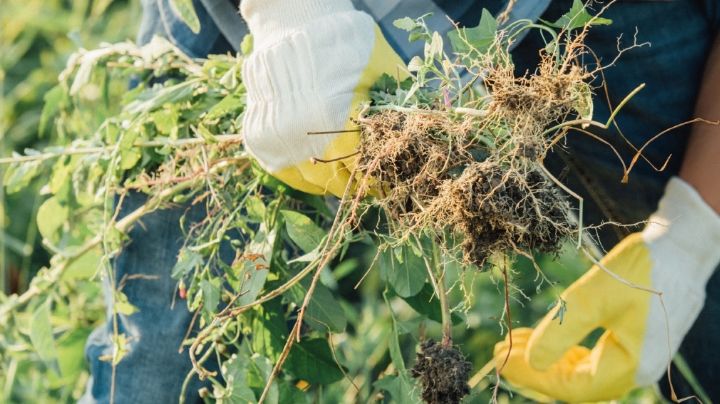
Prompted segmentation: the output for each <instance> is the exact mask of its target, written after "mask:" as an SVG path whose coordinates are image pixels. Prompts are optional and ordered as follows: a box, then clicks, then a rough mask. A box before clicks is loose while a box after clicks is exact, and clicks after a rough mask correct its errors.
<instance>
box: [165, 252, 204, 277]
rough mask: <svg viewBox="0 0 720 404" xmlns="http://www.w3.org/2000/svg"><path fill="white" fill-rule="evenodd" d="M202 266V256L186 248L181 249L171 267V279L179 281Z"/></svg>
mask: <svg viewBox="0 0 720 404" xmlns="http://www.w3.org/2000/svg"><path fill="white" fill-rule="evenodd" d="M202 264H203V257H202V255H200V254H198V253H196V252H195V251H192V250H189V249H187V248H183V249H182V250H180V253H178V260H177V263H176V264H175V266H174V267H173V270H172V277H173V279H180V278H182V277H184V276H185V275H187V274H189V273H190V272H191V271H193V270H195V269H196V268H197V267H199V266H200V265H202Z"/></svg>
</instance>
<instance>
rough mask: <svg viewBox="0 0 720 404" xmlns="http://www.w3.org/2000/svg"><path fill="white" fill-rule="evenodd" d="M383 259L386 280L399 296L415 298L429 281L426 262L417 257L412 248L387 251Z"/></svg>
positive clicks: (403, 247)
mask: <svg viewBox="0 0 720 404" xmlns="http://www.w3.org/2000/svg"><path fill="white" fill-rule="evenodd" d="M381 259H382V261H381V262H380V264H381V265H382V267H383V269H384V271H383V272H384V274H385V279H386V280H387V281H388V283H390V285H391V286H392V288H393V290H395V292H396V293H397V294H398V295H399V296H401V297H410V296H414V295H416V294H418V293H419V292H420V291H421V290H422V288H423V286H424V285H425V280H426V279H427V268H426V265H425V260H424V259H423V258H422V257H420V256H417V255H415V253H414V252H413V251H412V248H410V247H409V246H400V247H397V248H395V249H393V250H386V251H384V252H383V253H382V255H381Z"/></svg>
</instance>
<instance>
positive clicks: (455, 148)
mask: <svg viewBox="0 0 720 404" xmlns="http://www.w3.org/2000/svg"><path fill="white" fill-rule="evenodd" d="M470 129H471V127H470V126H469V125H468V124H467V123H466V122H462V121H461V122H452V121H451V120H449V119H448V118H447V117H446V116H444V115H437V114H431V113H427V114H423V113H418V114H403V113H400V112H397V111H386V112H383V113H380V114H377V115H373V116H372V117H370V118H368V119H366V120H365V121H364V122H363V136H362V141H361V145H360V163H359V164H360V167H361V172H364V173H365V174H366V175H367V176H371V177H373V178H374V179H376V180H379V181H380V183H381V184H385V186H384V188H383V189H382V190H381V192H382V193H383V194H384V198H382V199H383V201H384V207H385V210H386V211H387V213H388V214H389V215H390V216H391V217H392V218H393V219H395V220H398V221H401V222H404V223H405V224H411V222H412V215H414V214H416V213H418V212H420V211H422V208H423V202H424V201H429V200H432V199H433V198H434V197H436V196H437V195H438V191H439V190H440V186H441V185H442V183H443V182H444V181H445V180H447V179H448V178H450V173H451V172H453V171H454V170H458V169H462V167H464V166H465V165H466V164H468V163H469V162H471V161H472V156H471V155H470V154H469V153H468V152H467V151H466V150H465V149H463V148H461V147H460V146H461V145H464V144H466V143H467V142H468V134H469V132H470Z"/></svg>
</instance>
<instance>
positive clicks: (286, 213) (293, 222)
mask: <svg viewBox="0 0 720 404" xmlns="http://www.w3.org/2000/svg"><path fill="white" fill-rule="evenodd" d="M280 213H281V214H282V216H283V218H285V228H286V229H287V232H288V236H290V239H291V240H292V241H293V242H294V243H295V244H297V246H298V247H300V249H301V250H303V251H304V252H306V253H308V252H310V251H312V250H314V249H315V247H317V246H318V245H319V244H320V241H322V239H323V238H324V237H325V230H323V229H321V228H320V227H319V226H318V225H316V224H315V223H314V222H313V221H312V220H311V219H310V218H309V217H307V216H305V215H303V214H302V213H298V212H294V211H291V210H281V211H280Z"/></svg>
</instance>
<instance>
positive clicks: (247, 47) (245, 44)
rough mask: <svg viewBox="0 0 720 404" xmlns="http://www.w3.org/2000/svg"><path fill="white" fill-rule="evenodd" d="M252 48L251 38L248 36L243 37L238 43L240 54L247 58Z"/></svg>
mask: <svg viewBox="0 0 720 404" xmlns="http://www.w3.org/2000/svg"><path fill="white" fill-rule="evenodd" d="M252 48H253V37H252V35H250V34H247V35H245V36H244V37H243V40H242V42H240V53H241V54H243V55H245V56H247V55H249V54H250V52H252Z"/></svg>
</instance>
